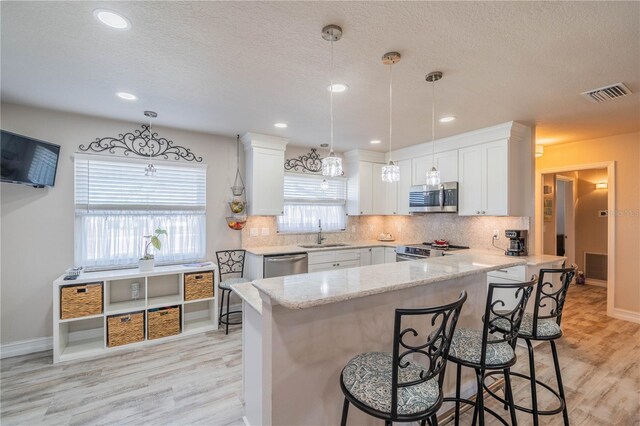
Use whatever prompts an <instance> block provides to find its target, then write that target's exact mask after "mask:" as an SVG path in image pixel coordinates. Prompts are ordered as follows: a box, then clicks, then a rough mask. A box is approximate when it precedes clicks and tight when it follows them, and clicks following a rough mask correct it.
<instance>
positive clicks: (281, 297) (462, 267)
mask: <svg viewBox="0 0 640 426" xmlns="http://www.w3.org/2000/svg"><path fill="white" fill-rule="evenodd" d="M526 263H527V261H526V260H525V259H523V258H518V257H510V256H504V255H492V254H487V253H486V252H485V251H482V250H464V251H459V252H457V253H456V254H455V255H452V256H440V257H431V258H427V259H424V260H415V261H409V262H397V263H386V264H381V265H371V266H361V267H358V268H348V269H339V270H333V271H324V272H313V273H309V274H300V275H290V276H286V277H277V278H267V279H261V280H256V281H253V285H254V286H255V287H256V288H257V289H258V290H259V291H260V292H262V293H264V294H265V295H266V296H268V297H269V298H270V299H271V300H272V303H273V304H279V305H282V306H283V307H285V308H288V309H305V308H311V307H314V306H320V305H325V304H328V303H335V302H341V301H345V300H351V299H356V298H360V297H366V296H370V295H374V294H380V293H386V292H389V291H395V290H401V289H404V288H410V287H416V286H420V285H427V284H433V283H437V282H441V281H446V280H451V279H455V278H460V277H465V276H468V275H474V274H480V273H486V272H488V271H494V270H497V269H503V268H509V267H512V266H518V265H526Z"/></svg>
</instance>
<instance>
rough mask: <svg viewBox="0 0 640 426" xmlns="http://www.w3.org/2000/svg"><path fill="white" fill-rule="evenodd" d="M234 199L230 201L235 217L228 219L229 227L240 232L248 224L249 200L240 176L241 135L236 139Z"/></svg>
mask: <svg viewBox="0 0 640 426" xmlns="http://www.w3.org/2000/svg"><path fill="white" fill-rule="evenodd" d="M231 194H232V195H233V197H232V198H231V201H229V209H230V210H231V213H232V214H233V216H229V217H226V218H225V219H226V221H227V226H228V227H229V228H230V229H233V230H235V231H239V230H241V229H242V228H244V226H245V225H246V224H247V198H246V194H245V186H244V180H243V179H242V175H241V174H240V135H238V136H237V138H236V178H235V180H234V181H233V186H232V187H231Z"/></svg>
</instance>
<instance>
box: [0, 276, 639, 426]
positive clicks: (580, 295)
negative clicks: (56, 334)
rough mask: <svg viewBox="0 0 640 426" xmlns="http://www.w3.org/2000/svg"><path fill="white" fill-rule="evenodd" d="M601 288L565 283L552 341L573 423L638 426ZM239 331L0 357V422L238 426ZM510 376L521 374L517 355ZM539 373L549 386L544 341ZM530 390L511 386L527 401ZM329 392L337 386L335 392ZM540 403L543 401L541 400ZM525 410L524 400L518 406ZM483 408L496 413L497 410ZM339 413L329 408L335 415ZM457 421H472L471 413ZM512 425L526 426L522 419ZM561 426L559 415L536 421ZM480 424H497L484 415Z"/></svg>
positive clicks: (633, 371) (630, 327) (633, 364)
mask: <svg viewBox="0 0 640 426" xmlns="http://www.w3.org/2000/svg"><path fill="white" fill-rule="evenodd" d="M605 311H606V293H605V289H603V288H598V287H589V286H587V287H585V286H573V287H572V289H571V290H570V293H569V296H568V299H567V306H566V308H565V317H564V322H563V328H564V332H565V337H563V338H562V339H560V341H559V342H558V350H559V354H560V363H561V366H562V374H563V378H564V382H565V390H566V392H567V398H568V404H569V409H570V412H569V416H570V419H571V422H572V424H573V425H576V426H577V425H640V325H636V324H631V323H628V322H624V321H619V320H614V319H611V318H608V317H607V316H606V315H605V314H604V312H605ZM240 336H241V331H240V327H239V326H236V327H235V328H233V329H232V330H231V331H230V332H229V335H228V336H225V335H224V333H222V332H210V333H207V334H203V335H200V336H194V337H189V338H186V339H182V340H177V341H173V342H170V343H165V344H161V345H157V346H152V347H147V348H144V349H140V350H137V351H130V352H122V353H118V354H116V355H111V356H106V357H103V358H100V359H97V360H93V361H84V362H72V363H64V364H58V365H52V363H51V358H52V355H51V351H47V352H41V353H37V354H31V355H26V356H20V357H15V358H9V359H5V360H2V363H1V373H0V386H1V392H0V422H1V424H2V425H3V426H8V425H41V424H47V425H62V424H74V425H76V424H101V425H102V424H117V425H125V424H132V425H141V424H154V425H162V424H172V425H190V424H202V425H216V426H218V425H229V426H231V425H232V426H239V425H242V424H243V423H242V420H241V417H242V404H241V401H240V389H241V374H242V367H241V344H240ZM518 357H519V360H518V364H517V368H516V370H518V371H523V372H524V371H527V370H528V366H527V364H526V359H527V358H526V353H525V351H523V350H521V349H519V350H518ZM536 359H537V361H538V363H537V365H538V368H537V373H538V377H540V378H541V379H542V380H543V381H545V382H547V383H551V384H555V378H554V377H555V376H554V372H553V364H552V359H551V352H550V349H549V347H548V344H544V345H543V346H540V347H539V348H538V349H537V350H536ZM528 386H529V385H528V383H527V382H524V381H519V382H516V383H514V388H515V392H516V398H517V399H519V400H521V401H525V400H528V389H529V388H528ZM336 391H337V392H339V388H338V387H337V385H336ZM541 399H542V401H541V403H542V405H544V404H545V403H546V402H549V401H550V398H548V397H546V396H545V395H544V394H543V395H541ZM525 403H526V402H525ZM488 405H489V406H490V407H493V408H495V409H496V410H497V411H498V412H500V413H503V412H504V411H502V408H501V406H500V405H499V404H496V403H494V402H489V403H488ZM340 408H341V407H336V410H339V409H340ZM464 417H465V418H463V419H462V424H465V425H466V424H470V415H469V414H467V415H465V416H464ZM518 419H519V424H522V425H529V424H531V421H530V418H529V417H528V416H527V415H525V414H524V413H519V415H518ZM542 420H543V421H542V424H544V425H559V424H562V418H561V416H556V417H553V418H543V419H542ZM487 424H498V423H497V422H496V421H492V420H491V419H489V418H487Z"/></svg>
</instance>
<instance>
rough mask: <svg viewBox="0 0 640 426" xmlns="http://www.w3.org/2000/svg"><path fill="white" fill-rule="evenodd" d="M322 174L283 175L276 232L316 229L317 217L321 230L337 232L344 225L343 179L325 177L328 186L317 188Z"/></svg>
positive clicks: (345, 187) (344, 185)
mask: <svg viewBox="0 0 640 426" xmlns="http://www.w3.org/2000/svg"><path fill="white" fill-rule="evenodd" d="M322 179H323V176H318V175H300V174H285V176H284V214H283V215H282V216H278V231H279V232H316V231H318V220H320V221H322V229H323V230H324V231H341V230H344V229H345V226H346V212H345V204H346V199H347V181H346V179H345V178H326V179H327V182H328V183H329V188H328V189H326V190H323V189H322V188H321V187H320V183H321V182H322Z"/></svg>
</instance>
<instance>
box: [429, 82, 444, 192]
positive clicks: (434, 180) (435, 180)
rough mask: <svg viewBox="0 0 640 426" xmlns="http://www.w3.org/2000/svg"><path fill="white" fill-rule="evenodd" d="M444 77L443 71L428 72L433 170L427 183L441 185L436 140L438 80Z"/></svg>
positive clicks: (430, 171)
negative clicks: (437, 165) (437, 166)
mask: <svg viewBox="0 0 640 426" xmlns="http://www.w3.org/2000/svg"><path fill="white" fill-rule="evenodd" d="M441 78H442V72H440V71H434V72H430V73H429V74H427V77H426V80H427V81H429V82H431V164H432V166H431V170H429V171H428V172H427V176H426V177H427V182H426V183H427V185H431V186H435V185H440V170H438V169H437V168H436V158H435V152H436V147H435V140H436V81H438V80H440V79H441Z"/></svg>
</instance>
